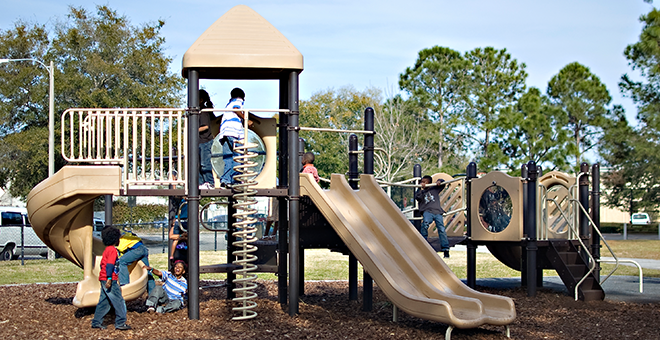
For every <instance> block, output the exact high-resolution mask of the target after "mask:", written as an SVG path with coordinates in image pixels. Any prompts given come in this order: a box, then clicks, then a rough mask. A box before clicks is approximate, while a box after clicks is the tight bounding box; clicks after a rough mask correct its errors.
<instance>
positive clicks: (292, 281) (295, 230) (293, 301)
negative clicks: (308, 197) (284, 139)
mask: <svg viewBox="0 0 660 340" xmlns="http://www.w3.org/2000/svg"><path fill="white" fill-rule="evenodd" d="M289 108H290V110H291V112H290V113H289V127H288V133H287V135H288V136H289V156H290V157H291V158H293V159H290V162H289V315H291V316H294V315H296V314H298V298H299V296H300V295H299V294H300V292H299V289H298V288H299V286H298V282H299V281H298V277H299V275H300V268H299V264H300V262H299V259H300V254H299V249H300V233H299V232H300V231H299V227H300V175H299V169H300V164H296V161H297V160H298V145H299V144H298V129H299V127H298V118H299V117H298V114H299V111H298V72H297V71H291V72H290V73H289Z"/></svg>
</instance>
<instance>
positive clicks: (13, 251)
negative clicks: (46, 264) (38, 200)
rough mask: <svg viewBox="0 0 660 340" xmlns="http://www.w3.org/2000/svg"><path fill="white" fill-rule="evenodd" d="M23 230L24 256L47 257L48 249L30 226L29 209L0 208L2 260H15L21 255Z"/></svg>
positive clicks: (0, 248) (0, 250) (0, 258)
mask: <svg viewBox="0 0 660 340" xmlns="http://www.w3.org/2000/svg"><path fill="white" fill-rule="evenodd" d="M21 229H23V244H24V246H25V248H24V254H25V255H28V256H37V255H40V256H43V257H47V256H48V247H46V244H44V243H43V241H41V239H40V238H39V236H37V234H36V233H35V232H34V230H33V229H32V226H30V222H29V221H28V217H27V209H25V208H17V207H0V260H2V261H7V260H13V259H16V258H18V257H19V256H20V255H21Z"/></svg>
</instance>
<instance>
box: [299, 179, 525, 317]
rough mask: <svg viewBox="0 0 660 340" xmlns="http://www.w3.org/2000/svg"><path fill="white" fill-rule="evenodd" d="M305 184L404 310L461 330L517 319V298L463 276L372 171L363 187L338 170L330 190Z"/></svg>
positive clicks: (306, 181)
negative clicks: (355, 187)
mask: <svg viewBox="0 0 660 340" xmlns="http://www.w3.org/2000/svg"><path fill="white" fill-rule="evenodd" d="M300 187H301V194H302V195H306V196H309V197H310V198H311V199H312V201H313V202H314V204H315V205H316V206H317V207H318V209H319V210H320V211H321V212H322V213H323V215H324V216H325V218H326V219H327V220H328V222H330V224H331V225H332V226H333V227H334V229H335V230H336V231H337V233H338V234H339V236H340V237H341V238H342V240H343V241H344V243H346V245H347V246H348V248H349V249H350V250H351V252H352V253H353V254H354V255H355V257H356V258H357V259H358V260H359V261H360V263H361V264H362V266H363V267H364V268H365V270H366V271H367V272H368V273H369V275H371V277H372V278H373V279H374V280H375V281H376V284H378V286H379V287H380V288H381V289H382V290H383V292H384V293H385V295H386V296H387V297H388V298H389V299H390V300H391V301H392V303H394V304H395V305H396V306H397V307H398V308H400V309H401V310H403V311H405V312H406V313H408V314H410V315H413V316H417V317H420V318H423V319H428V320H434V321H438V322H442V323H445V324H448V325H452V326H454V327H458V328H474V327H478V326H480V325H483V324H491V325H508V324H510V323H511V322H513V320H514V319H515V317H516V311H515V307H514V303H513V300H512V299H510V298H508V297H503V296H498V295H492V294H485V293H480V292H477V291H475V290H473V289H471V288H469V287H468V286H466V285H465V284H463V283H462V282H461V280H459V279H458V277H457V276H456V275H455V274H454V273H453V272H452V271H451V270H450V269H449V267H448V266H447V265H446V264H445V263H444V262H443V261H442V259H441V258H440V257H439V256H438V254H437V253H436V252H435V250H433V248H431V246H430V245H429V244H428V242H427V241H426V240H424V238H422V236H421V235H420V233H419V232H418V231H417V230H416V229H415V227H414V226H413V225H412V224H411V223H410V222H409V221H408V220H407V219H406V217H405V216H404V215H403V214H402V213H401V210H400V209H399V208H398V207H397V206H396V205H395V204H394V202H392V200H391V199H390V198H389V197H388V196H387V194H386V193H385V191H384V190H383V189H382V188H381V187H380V186H379V185H378V183H377V182H376V181H375V179H374V177H373V176H372V175H362V176H361V177H360V190H359V191H354V190H353V189H351V187H350V186H349V185H348V182H347V181H346V179H345V177H344V176H343V175H336V174H335V175H332V180H331V184H330V190H322V189H321V188H320V187H319V186H318V184H317V183H316V181H314V179H313V178H312V176H310V175H309V174H300Z"/></svg>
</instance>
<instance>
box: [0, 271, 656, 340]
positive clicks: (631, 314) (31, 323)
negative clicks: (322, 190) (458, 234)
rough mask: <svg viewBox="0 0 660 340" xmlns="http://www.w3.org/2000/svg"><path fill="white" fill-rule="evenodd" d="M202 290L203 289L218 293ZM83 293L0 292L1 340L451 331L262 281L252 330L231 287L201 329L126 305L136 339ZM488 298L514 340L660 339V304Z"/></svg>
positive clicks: (379, 300) (55, 289) (47, 288)
mask: <svg viewBox="0 0 660 340" xmlns="http://www.w3.org/2000/svg"><path fill="white" fill-rule="evenodd" d="M215 284H216V283H213V282H202V286H204V285H215ZM75 290H76V285H75V284H73V283H67V284H46V285H43V284H33V285H21V286H2V287H0V306H2V308H0V336H1V337H2V338H3V339H62V338H76V339H443V338H444V334H445V331H446V329H447V325H444V324H441V323H437V322H432V321H426V320H422V319H419V318H416V317H412V316H409V315H406V314H405V313H403V312H399V321H398V322H396V323H395V322H392V305H391V303H390V302H389V301H388V300H387V298H386V297H385V296H384V295H383V294H382V292H381V291H380V290H379V289H378V288H377V287H374V304H373V306H374V308H373V311H371V312H364V311H362V310H361V307H362V303H361V302H360V301H349V300H348V284H347V282H307V283H306V284H305V295H304V296H303V297H302V298H301V300H302V301H301V303H300V314H299V315H298V316H296V317H290V316H289V315H288V312H287V311H288V309H287V307H286V306H284V307H282V306H281V305H280V304H279V303H278V302H277V301H278V299H277V284H276V282H269V281H259V287H258V294H259V298H258V299H257V303H258V307H257V311H258V313H259V316H258V317H257V318H256V319H252V320H249V321H231V317H232V316H233V315H234V314H232V311H231V307H233V306H234V304H233V303H232V302H231V301H227V300H226V299H225V297H226V293H227V292H226V288H225V287H217V285H216V287H212V288H206V289H203V290H202V291H201V292H200V320H189V319H188V310H187V309H183V310H180V311H177V312H175V313H171V314H155V313H154V314H152V313H147V312H146V308H145V307H144V300H143V299H138V300H136V301H131V302H128V303H127V307H128V324H130V325H131V326H132V327H133V329H132V330H130V331H117V330H114V327H113V324H114V323H113V320H114V315H112V312H111V314H110V315H108V316H106V319H105V323H104V324H106V325H108V329H107V330H97V329H92V328H91V327H90V323H91V319H92V317H93V313H94V309H93V308H89V309H79V308H76V307H75V306H73V305H72V304H71V300H72V297H73V295H74V294H75ZM479 290H481V291H484V292H487V293H493V294H499V295H505V296H509V297H511V298H513V299H514V301H515V304H516V312H517V318H516V320H515V322H514V323H513V324H511V337H512V338H513V339H660V304H632V303H625V302H605V301H597V302H576V301H573V299H572V298H571V297H569V296H566V295H562V294H561V293H557V292H555V291H552V290H548V289H540V290H539V291H538V294H537V296H536V297H534V298H529V297H527V296H526V291H525V290H524V289H521V288H516V289H511V290H494V289H489V288H483V287H480V288H479ZM504 331H505V330H504V327H502V326H489V325H484V326H481V327H479V328H475V329H468V330H464V329H454V331H453V333H452V336H451V338H452V339H506V336H505V332H504Z"/></svg>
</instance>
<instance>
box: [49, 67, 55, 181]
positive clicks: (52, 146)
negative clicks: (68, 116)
mask: <svg viewBox="0 0 660 340" xmlns="http://www.w3.org/2000/svg"><path fill="white" fill-rule="evenodd" d="M48 71H49V72H48V177H50V176H52V175H53V174H54V173H55V68H54V67H53V62H52V61H51V62H50V68H49V69H48Z"/></svg>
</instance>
